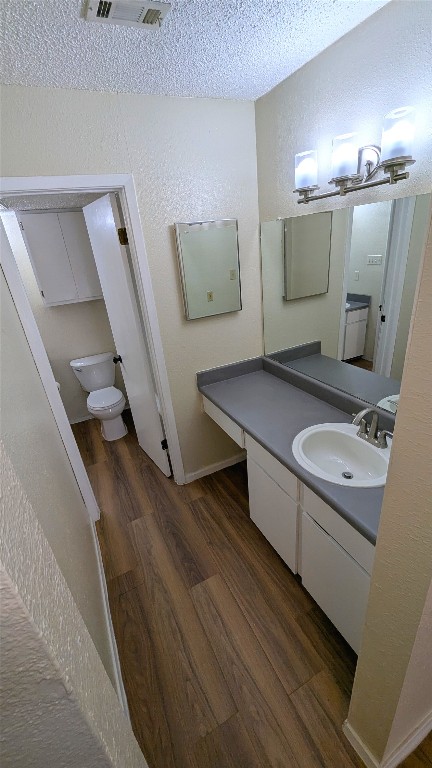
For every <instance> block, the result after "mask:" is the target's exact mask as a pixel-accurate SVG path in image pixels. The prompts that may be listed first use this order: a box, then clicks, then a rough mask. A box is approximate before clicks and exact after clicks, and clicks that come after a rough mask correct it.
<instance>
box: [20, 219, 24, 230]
mask: <svg viewBox="0 0 432 768" xmlns="http://www.w3.org/2000/svg"><path fill="white" fill-rule="evenodd" d="M19 225H20V229H22V231H23V232H24V224H23V223H22V221H20V222H19Z"/></svg>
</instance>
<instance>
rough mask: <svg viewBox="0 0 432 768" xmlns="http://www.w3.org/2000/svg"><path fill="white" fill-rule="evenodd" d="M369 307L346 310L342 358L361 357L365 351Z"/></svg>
mask: <svg viewBox="0 0 432 768" xmlns="http://www.w3.org/2000/svg"><path fill="white" fill-rule="evenodd" d="M368 312H369V310H368V308H367V307H366V308H365V309H354V310H352V311H351V312H345V337H344V349H343V356H342V360H351V358H353V357H361V356H362V355H363V353H364V348H365V339H366V326H367V318H368Z"/></svg>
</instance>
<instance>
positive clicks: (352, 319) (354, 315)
mask: <svg viewBox="0 0 432 768" xmlns="http://www.w3.org/2000/svg"><path fill="white" fill-rule="evenodd" d="M368 312H369V308H368V307H365V309H353V310H352V312H346V323H347V325H350V324H351V323H358V322H360V320H367V316H368Z"/></svg>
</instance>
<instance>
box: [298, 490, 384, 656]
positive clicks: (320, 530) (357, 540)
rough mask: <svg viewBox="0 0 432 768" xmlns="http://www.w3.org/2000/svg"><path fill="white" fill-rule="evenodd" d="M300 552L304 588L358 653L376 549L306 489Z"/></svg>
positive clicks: (303, 503)
mask: <svg viewBox="0 0 432 768" xmlns="http://www.w3.org/2000/svg"><path fill="white" fill-rule="evenodd" d="M300 550H301V551H300V562H301V577H302V583H303V586H304V587H305V589H307V591H308V592H309V594H310V595H312V597H313V598H314V600H315V601H316V602H317V603H318V605H319V606H320V607H321V608H322V610H323V611H324V613H325V614H326V615H327V616H328V617H329V619H330V620H331V621H332V623H333V624H334V625H335V627H336V628H337V629H338V630H339V632H340V633H341V635H343V637H344V638H345V640H346V641H347V642H348V643H349V645H350V646H351V648H353V649H354V651H355V652H356V653H358V652H359V650H360V643H361V636H362V631H363V625H364V620H365V614H366V606H367V601H368V595H369V586H370V572H371V569H372V564H373V558H374V553H375V547H374V546H373V544H371V543H370V542H368V541H367V540H366V539H365V538H364V536H362V535H361V534H360V533H358V531H356V530H355V529H354V528H353V527H352V526H351V525H349V523H347V522H346V521H345V520H344V519H343V518H342V517H341V516H340V515H338V514H337V512H335V511H334V510H333V509H331V507H329V506H328V505H327V504H325V502H324V501H322V499H320V498H319V497H318V496H316V494H314V493H313V492H312V491H311V490H309V488H306V487H303V488H302V517H301V547H300Z"/></svg>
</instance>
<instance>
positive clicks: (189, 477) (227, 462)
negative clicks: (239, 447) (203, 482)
mask: <svg viewBox="0 0 432 768" xmlns="http://www.w3.org/2000/svg"><path fill="white" fill-rule="evenodd" d="M245 458H246V451H242V452H241V453H237V454H236V455H235V456H231V458H229V459H224V460H223V461H218V462H216V464H209V466H207V467H203V469H198V470H197V471H196V472H189V473H188V474H186V475H185V483H192V482H193V481H194V480H199V479H200V477H205V476H206V475H213V473H214V472H219V470H220V469H226V468H227V467H232V465H233V464H238V463H239V462H240V461H244V460H245Z"/></svg>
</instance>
